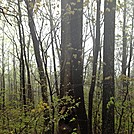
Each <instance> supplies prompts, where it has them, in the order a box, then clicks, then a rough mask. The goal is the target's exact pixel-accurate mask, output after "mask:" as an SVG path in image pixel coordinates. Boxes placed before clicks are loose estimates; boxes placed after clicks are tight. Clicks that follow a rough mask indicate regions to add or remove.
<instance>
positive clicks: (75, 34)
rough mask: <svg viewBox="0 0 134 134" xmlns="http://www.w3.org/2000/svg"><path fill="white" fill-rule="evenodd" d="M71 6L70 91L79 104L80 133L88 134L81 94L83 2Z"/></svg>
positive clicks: (76, 0)
mask: <svg viewBox="0 0 134 134" xmlns="http://www.w3.org/2000/svg"><path fill="white" fill-rule="evenodd" d="M72 2H74V3H75V4H72V3H71V4H72V5H71V9H72V14H71V46H72V57H71V59H72V61H71V62H72V63H71V64H72V66H71V68H72V81H71V84H72V90H73V92H74V97H75V100H76V102H80V104H79V107H78V109H77V116H78V123H79V127H80V133H81V134H86V133H88V121H87V115H86V110H85V103H84V93H83V59H82V57H83V56H82V25H83V23H82V22H83V0H80V1H78V0H72Z"/></svg>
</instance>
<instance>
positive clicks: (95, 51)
mask: <svg viewBox="0 0 134 134" xmlns="http://www.w3.org/2000/svg"><path fill="white" fill-rule="evenodd" d="M100 4H101V0H97V13H96V40H95V44H93V45H94V47H93V71H92V79H91V87H90V91H89V104H88V106H89V109H88V119H89V133H90V134H92V108H93V95H94V90H95V83H96V72H97V60H98V53H99V51H100Z"/></svg>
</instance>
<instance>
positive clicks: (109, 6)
mask: <svg viewBox="0 0 134 134" xmlns="http://www.w3.org/2000/svg"><path fill="white" fill-rule="evenodd" d="M115 7H116V0H115V1H109V0H105V3H104V46H103V102H102V134H114V44H115Z"/></svg>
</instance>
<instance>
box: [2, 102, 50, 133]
mask: <svg viewBox="0 0 134 134" xmlns="http://www.w3.org/2000/svg"><path fill="white" fill-rule="evenodd" d="M16 103H17V104H18V102H16ZM13 104H14V103H12V102H10V103H9V104H8V105H7V106H6V108H5V109H1V110H0V115H1V116H0V120H1V122H0V133H1V134H14V133H17V134H25V133H34V132H37V133H42V131H43V130H47V129H48V126H44V113H46V112H48V110H49V109H50V107H49V106H48V105H47V104H46V103H43V102H42V101H40V103H39V104H38V105H37V106H36V107H35V108H32V107H31V106H26V111H25V112H24V109H22V107H21V105H20V104H18V107H16V106H15V105H13ZM46 114H47V113H46Z"/></svg>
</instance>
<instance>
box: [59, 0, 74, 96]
mask: <svg viewBox="0 0 134 134" xmlns="http://www.w3.org/2000/svg"><path fill="white" fill-rule="evenodd" d="M69 6H70V0H63V1H61V62H60V63H61V66H60V68H61V73H60V97H61V98H62V97H63V96H64V95H67V94H68V93H69V91H70V90H71V83H70V81H71V53H72V49H71V37H70V36H71V35H70V32H71V31H70V19H71V14H70V13H69V11H68V8H69Z"/></svg>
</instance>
